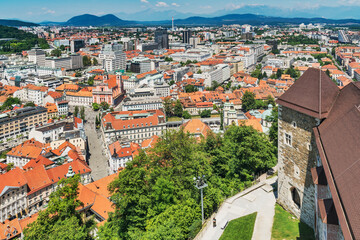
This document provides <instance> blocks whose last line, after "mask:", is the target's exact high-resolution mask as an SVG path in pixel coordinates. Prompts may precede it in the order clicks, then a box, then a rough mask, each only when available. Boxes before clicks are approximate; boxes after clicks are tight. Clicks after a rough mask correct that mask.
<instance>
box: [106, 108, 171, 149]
mask: <svg viewBox="0 0 360 240" xmlns="http://www.w3.org/2000/svg"><path fill="white" fill-rule="evenodd" d="M101 122H102V126H101V130H102V134H103V137H104V140H105V142H106V143H107V144H109V143H111V142H114V141H111V140H112V139H114V138H115V139H116V138H119V137H126V138H128V139H129V140H130V141H132V142H135V143H141V142H142V141H144V140H145V139H148V138H151V137H152V136H154V135H158V136H160V135H161V134H162V131H164V130H166V121H165V114H164V113H163V112H162V111H160V110H147V111H146V110H143V111H122V112H111V113H108V114H106V115H105V116H104V117H103V118H102V120H101Z"/></svg>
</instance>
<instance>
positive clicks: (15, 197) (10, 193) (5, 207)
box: [0, 168, 27, 222]
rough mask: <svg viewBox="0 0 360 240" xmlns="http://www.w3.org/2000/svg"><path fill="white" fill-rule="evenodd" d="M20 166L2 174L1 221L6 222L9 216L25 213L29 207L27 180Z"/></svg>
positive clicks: (0, 188) (0, 177) (0, 189)
mask: <svg viewBox="0 0 360 240" xmlns="http://www.w3.org/2000/svg"><path fill="white" fill-rule="evenodd" d="M22 171H23V170H21V169H20V168H15V169H13V170H11V171H10V172H7V173H5V174H1V175H0V181H1V183H2V184H1V187H0V221H1V222H4V221H5V220H6V219H8V218H9V216H16V214H18V213H25V209H26V208H27V201H26V197H27V180H26V179H25V177H24V176H23V175H22Z"/></svg>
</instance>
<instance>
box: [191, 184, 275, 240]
mask: <svg viewBox="0 0 360 240" xmlns="http://www.w3.org/2000/svg"><path fill="white" fill-rule="evenodd" d="M276 181H277V177H274V178H271V179H268V180H266V181H265V183H266V184H265V185H264V186H263V187H260V188H257V189H256V190H254V191H252V192H250V193H248V194H246V195H244V196H242V197H237V196H241V194H242V193H239V194H237V196H234V197H232V198H230V199H227V200H226V202H225V203H224V204H223V205H222V207H221V208H220V209H219V211H218V212H217V213H216V215H215V218H216V222H217V226H216V227H215V228H213V226H212V222H211V221H209V223H208V224H207V225H206V226H205V227H204V230H203V234H201V237H200V235H199V238H197V240H218V239H219V238H220V236H221V235H222V233H223V232H224V231H223V230H221V227H222V226H224V225H225V223H226V222H227V221H230V220H233V219H236V218H239V217H242V216H245V215H248V214H250V213H253V212H257V213H258V214H257V218H256V221H255V227H254V233H253V237H252V240H270V239H271V229H272V224H273V219H274V214H275V203H276V198H275V195H274V193H273V192H267V191H265V190H264V189H266V186H267V187H270V186H269V184H273V183H274V182H276Z"/></svg>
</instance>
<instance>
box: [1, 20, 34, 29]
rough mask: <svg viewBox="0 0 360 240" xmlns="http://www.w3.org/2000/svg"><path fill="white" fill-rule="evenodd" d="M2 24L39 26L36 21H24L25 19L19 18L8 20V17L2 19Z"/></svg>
mask: <svg viewBox="0 0 360 240" xmlns="http://www.w3.org/2000/svg"><path fill="white" fill-rule="evenodd" d="M0 25H3V26H11V27H31V26H39V24H36V23H31V22H23V21H19V20H7V19H0Z"/></svg>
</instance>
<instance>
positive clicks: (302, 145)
mask: <svg viewBox="0 0 360 240" xmlns="http://www.w3.org/2000/svg"><path fill="white" fill-rule="evenodd" d="M338 93H339V89H338V87H337V86H336V84H334V83H333V82H332V80H331V79H330V78H329V77H328V76H327V75H326V74H325V73H324V72H323V71H321V70H320V69H315V68H310V69H309V70H307V71H306V72H305V73H304V74H303V75H302V76H301V77H300V78H299V79H298V80H297V81H296V82H295V83H294V84H293V85H292V86H291V87H290V89H289V90H288V91H286V92H285V93H284V94H283V95H282V96H281V97H280V98H279V99H278V100H277V103H278V104H279V123H278V124H279V130H278V166H279V172H278V202H279V204H281V205H282V206H283V207H284V208H285V209H287V210H288V211H290V212H292V213H293V214H294V215H295V216H297V217H298V218H299V219H300V220H301V221H303V222H305V223H306V224H308V225H309V226H311V227H312V228H314V229H315V211H316V207H317V203H316V199H315V195H316V194H315V186H314V183H313V180H312V176H311V168H313V167H315V166H316V165H317V161H320V159H319V154H318V151H317V147H316V143H315V137H314V133H313V128H314V127H316V126H318V125H319V124H320V123H321V121H322V120H323V119H325V118H326V117H327V115H328V113H329V112H330V110H331V107H332V103H333V102H334V100H335V99H336V97H337V95H338Z"/></svg>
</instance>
